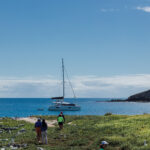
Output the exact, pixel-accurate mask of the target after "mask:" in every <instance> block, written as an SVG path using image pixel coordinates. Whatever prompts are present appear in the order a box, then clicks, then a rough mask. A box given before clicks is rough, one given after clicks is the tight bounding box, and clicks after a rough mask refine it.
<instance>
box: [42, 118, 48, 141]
mask: <svg viewBox="0 0 150 150" xmlns="http://www.w3.org/2000/svg"><path fill="white" fill-rule="evenodd" d="M41 131H42V143H43V144H47V123H46V122H45V119H43V120H42V126H41Z"/></svg>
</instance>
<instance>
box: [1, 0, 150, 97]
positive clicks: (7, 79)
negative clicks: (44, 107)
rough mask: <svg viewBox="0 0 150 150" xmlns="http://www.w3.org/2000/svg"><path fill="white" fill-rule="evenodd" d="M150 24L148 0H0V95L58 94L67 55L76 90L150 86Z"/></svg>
mask: <svg viewBox="0 0 150 150" xmlns="http://www.w3.org/2000/svg"><path fill="white" fill-rule="evenodd" d="M149 27H150V0H132V1H131V0H63V1H62V0H55V1H54V0H13V1H12V0H5V1H4V0H0V68H1V69H0V70H1V71H0V97H50V96H51V95H56V94H57V89H56V88H55V87H57V84H56V83H58V82H59V81H58V80H57V79H60V77H59V76H60V69H61V58H62V57H63V58H64V60H65V66H66V67H67V69H68V73H69V75H70V78H71V79H72V80H73V84H74V87H75V89H76V91H77V96H78V97H127V96H129V95H130V94H133V93H136V92H139V91H141V90H146V89H149V88H150V84H147V82H148V81H147V80H148V79H149V75H150V69H149V64H150V59H149V56H150V50H149V47H150V30H149ZM147 77H148V78H147ZM129 78H130V79H129ZM137 78H138V81H137V80H136V79H137ZM83 79H84V80H85V81H84V83H83ZM110 79H111V82H110ZM122 80H123V81H125V82H126V83H124V84H123V83H122ZM135 80H136V81H137V82H135ZM145 80H146V81H145ZM108 81H109V82H108ZM112 81H115V83H114V82H112ZM89 82H90V84H89ZM127 82H130V83H132V84H130V83H129V84H127ZM96 83H98V84H96ZM116 84H117V87H116ZM118 84H119V85H118ZM52 85H53V86H52ZM91 85H92V88H91ZM110 87H111V88H110ZM41 88H42V89H41ZM54 89H56V90H54ZM68 93H69V92H68ZM68 95H70V94H68Z"/></svg>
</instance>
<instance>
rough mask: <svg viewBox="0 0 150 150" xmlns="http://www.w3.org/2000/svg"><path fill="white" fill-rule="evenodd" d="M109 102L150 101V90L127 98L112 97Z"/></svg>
mask: <svg viewBox="0 0 150 150" xmlns="http://www.w3.org/2000/svg"><path fill="white" fill-rule="evenodd" d="M109 102H150V90H147V91H144V92H140V93H137V94H134V95H131V96H129V97H128V98H127V99H125V100H123V99H112V100H110V101H109Z"/></svg>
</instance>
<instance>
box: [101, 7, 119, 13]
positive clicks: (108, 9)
mask: <svg viewBox="0 0 150 150" xmlns="http://www.w3.org/2000/svg"><path fill="white" fill-rule="evenodd" d="M100 11H101V12H104V13H105V12H114V11H119V9H115V8H102V9H101V10H100Z"/></svg>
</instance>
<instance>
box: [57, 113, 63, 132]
mask: <svg viewBox="0 0 150 150" xmlns="http://www.w3.org/2000/svg"><path fill="white" fill-rule="evenodd" d="M57 122H58V125H59V128H60V130H61V129H63V123H64V117H63V114H62V113H60V114H59V116H58V118H57Z"/></svg>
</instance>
